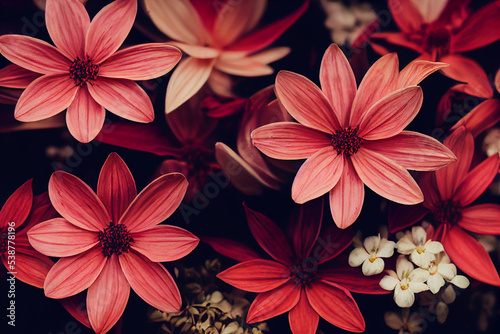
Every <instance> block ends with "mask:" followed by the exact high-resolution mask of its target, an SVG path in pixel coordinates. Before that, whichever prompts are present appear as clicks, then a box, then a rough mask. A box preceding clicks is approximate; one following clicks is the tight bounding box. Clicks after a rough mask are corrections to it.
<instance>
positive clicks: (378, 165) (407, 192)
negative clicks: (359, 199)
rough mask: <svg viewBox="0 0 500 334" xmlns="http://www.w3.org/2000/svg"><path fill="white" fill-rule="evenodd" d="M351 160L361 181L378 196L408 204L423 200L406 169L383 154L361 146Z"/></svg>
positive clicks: (415, 183) (420, 192)
mask: <svg viewBox="0 0 500 334" xmlns="http://www.w3.org/2000/svg"><path fill="white" fill-rule="evenodd" d="M351 161H352V163H353V165H354V169H355V170H356V172H357V174H358V176H359V178H360V179H361V180H362V181H363V183H364V184H366V185H367V186H368V187H369V188H370V189H371V190H373V191H374V192H376V193H377V194H379V195H380V196H382V197H385V198H387V199H389V200H391V201H394V202H396V203H400V204H410V205H411V204H418V203H421V202H422V201H423V200H424V196H423V194H422V191H421V190H420V188H419V187H418V184H417V182H415V180H414V179H413V178H412V177H411V176H410V174H409V173H408V172H407V171H406V169H404V168H403V167H401V166H399V165H397V164H395V163H393V162H392V161H391V160H389V159H387V158H386V157H384V156H383V155H381V154H379V153H377V152H374V151H371V150H369V149H367V148H365V147H362V148H361V149H360V150H359V151H358V152H357V153H356V154H355V155H353V156H352V157H351Z"/></svg>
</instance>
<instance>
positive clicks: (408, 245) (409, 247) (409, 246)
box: [396, 236, 417, 255]
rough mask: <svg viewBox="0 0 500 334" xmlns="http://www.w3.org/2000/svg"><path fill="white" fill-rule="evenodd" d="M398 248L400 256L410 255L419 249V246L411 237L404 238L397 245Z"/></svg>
mask: <svg viewBox="0 0 500 334" xmlns="http://www.w3.org/2000/svg"><path fill="white" fill-rule="evenodd" d="M396 248H397V250H398V253H399V254H405V255H409V254H411V253H412V252H413V251H414V250H415V249H416V248H417V245H415V243H414V242H413V240H412V239H411V238H410V237H409V236H404V237H402V238H401V239H399V241H398V242H397V243H396Z"/></svg>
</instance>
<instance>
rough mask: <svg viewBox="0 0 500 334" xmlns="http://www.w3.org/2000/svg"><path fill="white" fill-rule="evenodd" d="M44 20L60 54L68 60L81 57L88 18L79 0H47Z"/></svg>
mask: <svg viewBox="0 0 500 334" xmlns="http://www.w3.org/2000/svg"><path fill="white" fill-rule="evenodd" d="M45 22H46V23H47V30H48V31H49V35H50V38H51V39H52V41H53V42H54V44H55V45H56V46H57V48H58V49H59V50H60V52H61V53H62V54H64V55H65V56H66V57H67V58H68V59H70V60H74V59H76V58H77V57H79V58H80V59H83V57H84V56H85V50H84V48H85V37H86V35H87V30H88V29H89V25H90V18H89V14H88V13H87V10H86V9H85V6H84V5H83V4H82V3H81V1H76V0H69V1H68V0H51V1H49V2H48V3H47V5H46V7H45ZM68 27H71V29H68Z"/></svg>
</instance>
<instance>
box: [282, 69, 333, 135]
mask: <svg viewBox="0 0 500 334" xmlns="http://www.w3.org/2000/svg"><path fill="white" fill-rule="evenodd" d="M276 95H277V96H278V98H279V100H280V102H281V103H283V106H284V107H285V109H286V110H287V111H288V113H289V114H290V115H292V117H293V118H295V119H296V120H297V121H299V123H301V124H302V125H305V126H307V127H310V128H313V129H316V130H319V131H322V132H326V133H333V131H335V130H338V129H339V128H340V123H339V119H338V117H337V115H336V114H335V110H332V107H331V106H330V103H329V102H328V99H327V97H326V96H325V94H324V93H323V92H322V91H321V90H320V89H319V88H318V86H316V85H315V84H314V83H313V82H312V81H311V80H309V79H307V78H306V77H304V76H302V75H300V74H296V73H292V72H288V71H280V72H279V73H278V75H277V76H276Z"/></svg>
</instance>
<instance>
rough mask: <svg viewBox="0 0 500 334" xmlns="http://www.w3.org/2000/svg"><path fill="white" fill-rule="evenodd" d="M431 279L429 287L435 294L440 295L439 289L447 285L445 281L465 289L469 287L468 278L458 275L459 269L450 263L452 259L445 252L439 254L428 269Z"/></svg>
mask: <svg viewBox="0 0 500 334" xmlns="http://www.w3.org/2000/svg"><path fill="white" fill-rule="evenodd" d="M427 270H428V271H429V278H428V279H427V285H428V286H429V288H430V290H431V292H432V293H433V294H436V293H438V291H439V289H441V287H442V286H444V284H445V280H446V281H448V282H450V283H452V284H454V285H456V286H458V287H459V288H462V289H465V288H466V287H468V286H469V280H468V279H467V277H465V276H462V275H457V267H456V266H455V265H454V264H453V263H451V262H450V258H449V257H448V255H447V254H446V253H444V252H442V253H440V254H438V255H437V256H436V259H435V260H432V261H431V262H430V264H429V267H428V268H427Z"/></svg>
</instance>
